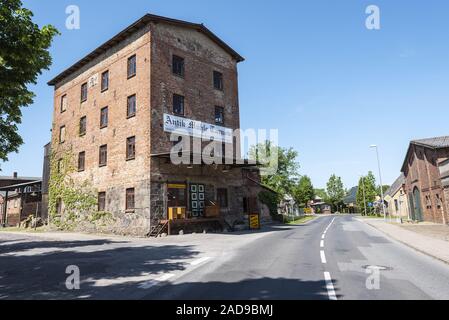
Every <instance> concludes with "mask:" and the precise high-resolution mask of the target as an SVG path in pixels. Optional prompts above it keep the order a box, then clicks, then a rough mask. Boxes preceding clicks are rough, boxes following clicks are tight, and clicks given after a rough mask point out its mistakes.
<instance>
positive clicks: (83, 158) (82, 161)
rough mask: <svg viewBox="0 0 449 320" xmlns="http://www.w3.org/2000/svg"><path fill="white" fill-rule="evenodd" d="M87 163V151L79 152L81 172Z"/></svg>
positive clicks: (79, 168) (79, 169)
mask: <svg viewBox="0 0 449 320" xmlns="http://www.w3.org/2000/svg"><path fill="white" fill-rule="evenodd" d="M85 164H86V152H85V151H82V152H80V153H78V171H79V172H82V171H84V168H85Z"/></svg>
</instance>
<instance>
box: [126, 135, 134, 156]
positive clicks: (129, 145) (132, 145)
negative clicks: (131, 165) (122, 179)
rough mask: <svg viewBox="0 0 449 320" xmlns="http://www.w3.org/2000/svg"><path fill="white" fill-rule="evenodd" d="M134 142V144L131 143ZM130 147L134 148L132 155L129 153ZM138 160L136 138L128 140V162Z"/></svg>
mask: <svg viewBox="0 0 449 320" xmlns="http://www.w3.org/2000/svg"><path fill="white" fill-rule="evenodd" d="M131 140H132V143H130V141H131ZM130 147H131V148H132V151H133V153H132V155H131V154H130V153H129V151H130ZM135 159H136V136H132V137H128V138H126V161H130V160H135Z"/></svg>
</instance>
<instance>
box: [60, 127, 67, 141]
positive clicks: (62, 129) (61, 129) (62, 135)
mask: <svg viewBox="0 0 449 320" xmlns="http://www.w3.org/2000/svg"><path fill="white" fill-rule="evenodd" d="M63 132H64V134H62V133H63ZM65 135H66V126H65V125H62V126H60V127H59V144H63V143H64V142H65Z"/></svg>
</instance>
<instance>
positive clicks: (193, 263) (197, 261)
mask: <svg viewBox="0 0 449 320" xmlns="http://www.w3.org/2000/svg"><path fill="white" fill-rule="evenodd" d="M209 259H210V257H203V258H200V259H198V260H195V261H192V262H190V265H192V266H197V265H199V264H202V263H203V262H206V261H208V260H209Z"/></svg>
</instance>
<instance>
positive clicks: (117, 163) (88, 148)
mask: <svg viewBox="0 0 449 320" xmlns="http://www.w3.org/2000/svg"><path fill="white" fill-rule="evenodd" d="M150 47H151V45H150V34H149V27H147V28H144V29H142V30H140V31H138V32H137V33H135V34H133V35H132V36H130V37H129V38H128V39H127V40H125V41H124V42H123V43H120V44H118V45H117V46H116V47H114V48H111V49H109V50H108V51H107V52H105V53H104V54H103V55H101V56H100V57H98V58H96V59H95V60H93V61H92V62H91V63H89V64H88V65H87V66H85V67H84V68H82V69H81V70H80V71H77V72H76V73H75V74H73V75H72V76H71V77H70V78H69V79H66V80H64V81H63V82H62V83H59V84H58V85H57V86H56V88H55V98H54V120H53V130H52V150H53V151H56V152H58V151H60V150H61V148H63V149H71V150H72V153H73V156H74V161H75V163H76V162H77V159H78V153H79V152H81V151H85V152H86V159H85V168H86V169H85V171H84V172H79V173H78V172H77V173H74V174H73V178H74V179H75V180H76V181H84V180H88V181H90V182H91V184H92V187H93V188H94V189H96V190H97V191H99V192H100V191H105V192H106V199H107V200H106V211H109V212H112V213H113V214H114V217H115V218H116V219H117V220H118V222H117V224H116V225H115V226H114V229H116V230H114V231H116V232H119V233H122V232H125V229H126V231H129V232H130V233H139V230H140V229H141V228H142V227H141V225H142V221H141V220H142V219H143V217H145V216H149V197H150V192H149V185H150V182H149V176H150V175H149V165H150V146H149V140H150V137H149V134H150V125H149V124H150V108H151V105H150V61H151V57H150V53H151V50H150ZM134 54H135V55H136V57H137V74H136V76H135V77H133V78H130V79H128V78H127V61H128V57H130V56H132V55H134ZM106 70H109V89H108V90H107V91H105V92H101V73H102V72H104V71H106ZM93 75H98V84H97V85H96V86H94V87H93V88H89V89H88V99H87V101H86V102H83V103H81V102H80V101H81V85H82V84H83V83H85V82H87V81H88V80H89V78H90V77H92V76H93ZM64 94H66V95H67V101H68V106H67V111H65V112H63V113H61V112H60V101H61V96H62V95H64ZM133 94H136V97H137V114H136V116H135V117H133V118H130V119H127V97H128V96H130V95H133ZM106 106H108V109H109V110H108V118H109V121H108V127H107V128H103V129H100V110H101V109H102V108H103V107H106ZM83 116H86V117H87V132H86V135H84V136H82V137H80V136H79V119H80V118H81V117H83ZM62 125H65V126H66V142H65V143H64V144H62V145H60V144H59V141H58V140H59V128H60V126H62ZM131 136H135V137H136V159H135V160H131V161H126V153H125V151H126V139H127V138H128V137H131ZM104 144H107V145H108V162H107V166H105V167H99V147H100V146H101V145H104ZM127 188H135V191H136V196H135V201H136V207H137V209H136V211H135V213H134V214H131V213H125V190H126V189H127ZM137 216H139V217H140V218H137Z"/></svg>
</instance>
